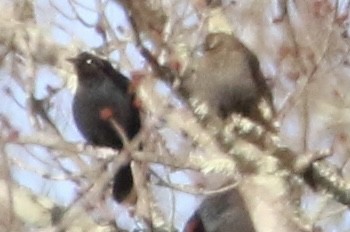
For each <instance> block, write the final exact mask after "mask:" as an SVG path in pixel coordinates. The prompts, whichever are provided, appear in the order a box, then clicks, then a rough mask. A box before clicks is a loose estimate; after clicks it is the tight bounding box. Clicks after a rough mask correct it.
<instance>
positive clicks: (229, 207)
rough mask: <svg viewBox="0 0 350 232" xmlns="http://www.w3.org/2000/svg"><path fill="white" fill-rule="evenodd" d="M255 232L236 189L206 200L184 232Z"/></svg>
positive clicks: (189, 221) (191, 218)
mask: <svg viewBox="0 0 350 232" xmlns="http://www.w3.org/2000/svg"><path fill="white" fill-rule="evenodd" d="M223 231H230V232H243V231H244V232H255V229H254V224H253V222H252V220H251V218H250V215H249V212H248V210H247V209H246V205H245V203H244V201H243V198H242V197H241V195H240V194H239V192H238V191H237V190H236V189H234V190H232V191H228V192H225V193H219V194H218V195H215V196H211V197H208V198H206V199H205V200H204V201H203V202H202V204H201V205H200V206H199V208H198V209H197V210H196V211H195V213H194V214H193V215H192V216H191V217H190V219H189V220H188V221H187V223H186V225H185V229H184V232H223Z"/></svg>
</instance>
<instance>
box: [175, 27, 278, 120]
mask: <svg viewBox="0 0 350 232" xmlns="http://www.w3.org/2000/svg"><path fill="white" fill-rule="evenodd" d="M203 50H204V51H203V55H202V56H201V57H199V58H197V59H195V60H194V66H193V67H192V68H191V69H190V70H187V71H186V72H185V75H184V76H185V78H184V80H183V82H182V84H181V85H180V91H181V92H182V93H183V94H184V95H185V96H186V97H188V98H190V99H195V100H199V101H202V102H204V103H206V104H207V107H208V109H209V112H211V113H213V114H215V115H218V116H219V117H221V118H226V117H227V116H229V115H230V114H231V113H240V114H242V115H243V116H246V117H249V118H250V119H252V120H255V121H257V122H259V123H262V124H265V123H266V121H267V120H266V119H265V118H264V117H263V116H262V115H261V114H260V112H259V107H258V104H259V103H260V101H261V100H262V99H264V100H265V101H266V102H267V104H268V105H269V107H271V109H272V111H273V105H272V94H271V92H270V89H269V87H268V86H267V84H266V81H265V79H264V77H263V75H262V73H261V71H260V67H259V61H258V59H257V58H256V56H255V55H254V54H253V53H252V52H251V51H250V50H249V49H248V48H246V47H245V46H244V45H243V44H242V43H241V42H240V41H239V40H238V39H236V38H235V37H234V36H232V35H229V34H226V33H222V32H219V33H211V34H208V35H207V37H206V39H205V42H204V49H203Z"/></svg>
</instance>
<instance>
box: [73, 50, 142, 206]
mask: <svg viewBox="0 0 350 232" xmlns="http://www.w3.org/2000/svg"><path fill="white" fill-rule="evenodd" d="M68 61H70V62H71V63H73V65H74V67H75V70H76V72H77V75H78V88H77V91H76V93H75V96H74V100H73V115H74V120H75V123H76V125H77V127H78V129H79V131H80V132H81V134H82V135H83V136H84V138H85V139H86V140H87V142H88V143H90V144H92V145H97V146H106V147H110V148H114V149H121V148H122V147H123V141H122V136H121V134H120V133H119V131H118V130H116V128H115V127H114V126H113V125H112V124H113V123H112V122H115V123H117V124H118V126H119V127H120V128H121V129H122V130H123V132H124V134H125V135H126V137H127V139H132V138H133V137H134V136H135V135H136V134H137V133H138V131H139V130H140V127H141V123H140V115H139V110H138V109H137V108H136V107H135V106H134V105H133V100H134V95H133V94H132V93H130V92H129V85H130V81H129V79H128V78H126V77H125V76H123V75H122V74H121V73H119V72H118V71H116V70H115V69H114V68H113V67H112V65H111V64H110V63H109V62H108V61H107V60H104V59H101V58H98V57H97V56H94V55H92V54H90V53H87V52H83V53H80V54H79V55H78V56H77V57H75V58H69V59H68ZM132 189H133V178H132V173H131V167H130V163H128V164H126V165H125V166H123V167H121V168H120V169H119V170H118V171H117V173H116V174H115V177H114V184H113V197H114V199H115V200H116V201H117V202H121V201H123V200H124V199H125V198H126V197H127V196H128V194H129V193H130V192H131V191H132Z"/></svg>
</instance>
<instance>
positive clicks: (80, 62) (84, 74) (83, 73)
mask: <svg viewBox="0 0 350 232" xmlns="http://www.w3.org/2000/svg"><path fill="white" fill-rule="evenodd" d="M67 60H68V61H69V62H71V63H72V64H73V65H74V67H75V69H76V71H77V74H78V78H79V79H80V80H82V79H89V78H96V77H99V76H101V75H99V74H100V73H101V72H103V70H104V68H105V66H106V63H108V61H106V60H104V59H101V58H99V57H97V56H95V55H93V54H91V53H88V52H82V53H80V54H79V55H78V56H76V57H73V58H68V59H67Z"/></svg>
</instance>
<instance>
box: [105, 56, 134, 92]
mask: <svg viewBox="0 0 350 232" xmlns="http://www.w3.org/2000/svg"><path fill="white" fill-rule="evenodd" d="M103 72H104V73H105V74H106V76H107V77H108V78H110V80H112V82H113V84H114V85H115V86H116V87H117V88H119V89H122V90H123V91H124V92H125V93H126V92H127V91H128V88H129V84H130V80H129V79H128V78H127V77H126V76H124V75H123V74H121V73H120V72H118V71H117V70H115V69H114V68H113V66H112V65H111V63H109V62H108V61H107V60H103Z"/></svg>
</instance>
